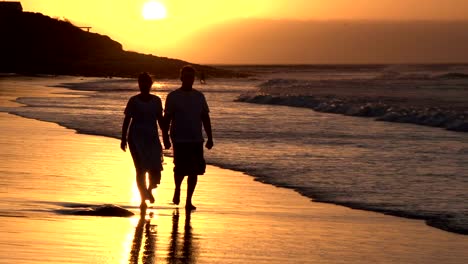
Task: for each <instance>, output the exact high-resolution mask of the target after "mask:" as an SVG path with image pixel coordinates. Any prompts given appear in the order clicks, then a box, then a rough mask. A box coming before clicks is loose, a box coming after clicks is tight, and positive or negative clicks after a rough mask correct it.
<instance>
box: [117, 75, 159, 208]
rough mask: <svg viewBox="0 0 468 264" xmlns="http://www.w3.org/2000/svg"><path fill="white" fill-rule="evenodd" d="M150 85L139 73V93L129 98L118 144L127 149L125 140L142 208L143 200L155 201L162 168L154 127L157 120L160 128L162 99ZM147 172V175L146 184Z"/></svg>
mask: <svg viewBox="0 0 468 264" xmlns="http://www.w3.org/2000/svg"><path fill="white" fill-rule="evenodd" d="M152 85H153V80H152V79H151V76H149V74H148V73H142V74H140V75H139V77H138V86H139V88H140V93H139V94H137V95H135V96H132V97H131V98H130V99H129V100H128V103H127V107H126V108H125V112H124V113H125V119H124V121H123V125H122V139H121V143H120V148H121V149H122V150H123V151H126V147H127V142H128V146H129V148H130V153H131V154H132V158H133V163H134V164H135V170H136V182H137V186H138V190H139V191H140V196H141V205H140V206H141V207H146V202H145V200H149V201H150V202H151V203H154V197H153V194H152V193H151V191H152V190H153V189H154V188H156V187H157V185H158V184H159V183H160V181H161V171H162V168H163V167H162V162H163V155H162V147H161V143H160V140H159V135H158V126H157V123H158V124H159V127H160V128H161V129H162V117H163V115H162V111H163V109H162V103H161V99H160V98H159V97H158V96H156V95H153V94H151V93H150V91H151V86H152ZM129 127H130V129H129ZM127 136H128V140H127ZM146 173H148V178H149V183H148V187H147V184H146Z"/></svg>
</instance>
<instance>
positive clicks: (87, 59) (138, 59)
mask: <svg viewBox="0 0 468 264" xmlns="http://www.w3.org/2000/svg"><path fill="white" fill-rule="evenodd" d="M0 36H1V39H2V40H1V42H0V58H1V59H0V72H14V73H19V74H54V75H81V76H121V77H134V76H136V75H137V74H138V73H140V72H142V71H147V72H149V73H151V74H153V75H154V76H156V77H159V78H176V77H177V76H178V73H179V69H180V67H181V66H183V65H186V64H189V63H188V62H186V61H182V60H178V59H171V58H165V57H157V56H153V55H145V54H140V53H136V52H129V51H124V50H123V49H122V45H121V44H120V43H118V42H116V41H114V40H112V39H110V38H109V37H108V36H104V35H100V34H97V33H91V32H86V31H83V30H81V29H80V28H78V27H76V26H74V25H72V24H71V23H69V22H67V21H60V20H57V19H53V18H50V17H48V16H45V15H42V14H40V13H30V12H13V13H2V15H1V16H0ZM192 65H193V66H194V67H195V68H196V69H197V70H199V71H203V72H204V73H205V75H206V76H208V77H238V76H239V74H237V73H234V72H231V71H227V70H222V69H217V68H213V67H208V66H202V65H196V64H192Z"/></svg>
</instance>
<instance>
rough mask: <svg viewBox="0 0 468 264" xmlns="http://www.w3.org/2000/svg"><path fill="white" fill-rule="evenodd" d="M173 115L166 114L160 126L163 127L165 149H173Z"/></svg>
mask: <svg viewBox="0 0 468 264" xmlns="http://www.w3.org/2000/svg"><path fill="white" fill-rule="evenodd" d="M171 120H172V115H171V114H169V113H167V112H166V113H164V116H163V118H162V119H161V122H160V123H159V126H160V127H161V131H162V137H163V143H164V148H165V149H170V148H171V141H170V139H169V127H170V125H171Z"/></svg>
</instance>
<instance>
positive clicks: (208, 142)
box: [205, 138, 214, 149]
mask: <svg viewBox="0 0 468 264" xmlns="http://www.w3.org/2000/svg"><path fill="white" fill-rule="evenodd" d="M213 145H214V144H213V139H211V138H209V139H208V140H207V141H206V144H205V147H206V148H207V149H211V148H213Z"/></svg>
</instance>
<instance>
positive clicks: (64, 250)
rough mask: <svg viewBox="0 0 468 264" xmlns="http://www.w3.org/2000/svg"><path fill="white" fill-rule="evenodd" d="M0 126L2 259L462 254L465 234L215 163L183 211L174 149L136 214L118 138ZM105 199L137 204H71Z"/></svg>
mask: <svg viewBox="0 0 468 264" xmlns="http://www.w3.org/2000/svg"><path fill="white" fill-rule="evenodd" d="M0 126H1V128H2V133H1V136H0V144H1V146H2V151H1V152H0V160H1V163H0V220H1V222H2V225H0V234H1V236H0V263H466V262H467V261H468V252H467V251H466V248H467V247H468V236H463V235H457V234H453V233H449V232H445V231H441V230H438V229H435V228H431V227H429V226H427V225H425V224H424V222H422V221H418V220H410V219H404V218H398V217H393V216H386V215H382V214H378V213H372V212H365V211H360V210H353V209H349V208H345V207H341V206H335V205H330V204H323V203H316V202H313V201H310V200H309V199H308V198H306V197H303V196H300V195H299V194H297V193H296V192H294V191H292V190H289V189H284V188H277V187H274V186H271V185H267V184H263V183H260V182H256V181H254V180H253V178H252V177H250V176H248V175H245V174H243V173H240V172H236V171H231V170H225V169H221V168H218V167H214V166H208V167H207V173H206V174H205V175H203V176H201V177H200V178H199V184H198V187H197V190H196V193H195V196H194V204H195V205H196V206H197V207H198V210H197V211H195V212H193V213H192V214H187V213H186V212H185V210H183V207H184V202H183V201H184V198H185V189H184V190H183V191H182V194H183V195H182V197H181V198H182V203H181V205H180V208H178V207H177V206H175V205H173V204H172V203H171V202H170V201H171V198H172V192H173V182H172V160H171V159H170V158H166V165H165V170H164V172H163V177H162V183H161V186H160V187H159V188H158V190H157V193H156V195H155V196H156V204H155V205H153V206H151V207H150V208H149V209H148V210H147V212H146V214H145V215H144V216H143V218H140V216H139V208H138V204H139V202H138V192H137V188H136V185H135V183H134V171H133V164H132V161H131V157H130V154H129V153H124V152H122V151H121V150H120V149H119V141H118V140H116V139H112V138H106V137H98V136H89V135H81V134H76V133H75V131H73V130H69V129H65V128H63V127H60V126H58V125H56V124H53V123H47V122H42V121H37V120H31V119H25V118H21V117H17V116H14V115H10V114H7V113H0ZM215 147H216V146H215ZM208 162H209V161H208ZM184 186H185V183H184ZM102 204H115V205H119V206H122V207H124V208H127V209H129V210H131V211H133V212H135V213H136V216H134V217H130V218H120V217H95V216H75V215H71V214H69V212H71V211H72V210H73V209H74V207H75V206H77V205H102Z"/></svg>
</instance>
